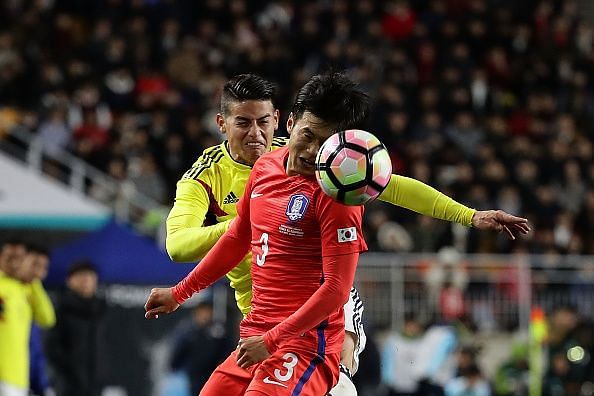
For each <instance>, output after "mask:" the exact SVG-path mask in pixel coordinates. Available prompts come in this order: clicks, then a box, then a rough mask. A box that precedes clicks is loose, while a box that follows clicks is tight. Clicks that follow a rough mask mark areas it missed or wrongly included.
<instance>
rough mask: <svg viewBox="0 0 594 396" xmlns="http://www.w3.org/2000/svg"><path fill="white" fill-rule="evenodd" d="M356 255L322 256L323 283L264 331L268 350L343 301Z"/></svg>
mask: <svg viewBox="0 0 594 396" xmlns="http://www.w3.org/2000/svg"><path fill="white" fill-rule="evenodd" d="M358 259H359V254H358V253H351V254H343V255H334V256H325V257H323V258H322V263H323V267H324V283H323V284H322V286H320V288H319V289H318V290H316V292H315V293H314V294H312V296H311V297H310V298H309V299H308V300H307V301H306V302H305V304H303V305H302V306H301V307H300V308H299V309H298V310H297V311H296V312H295V313H293V314H292V315H291V316H289V317H288V318H286V319H285V320H283V321H282V322H281V323H279V324H278V325H276V326H275V327H274V328H272V329H270V330H269V331H268V332H266V334H264V342H265V343H266V347H267V348H268V352H270V353H274V351H276V349H277V348H278V347H279V346H280V345H281V344H283V343H284V342H286V341H287V340H290V339H292V338H294V337H298V336H299V335H300V334H303V333H305V332H306V331H308V330H310V329H312V328H314V327H316V326H317V325H318V324H320V322H322V321H323V320H324V319H326V318H328V316H330V314H332V313H333V312H336V310H338V309H339V308H340V307H342V306H343V305H344V304H345V303H346V302H347V299H348V298H349V293H350V290H351V287H352V286H353V281H354V279H355V270H356V268H357V260H358Z"/></svg>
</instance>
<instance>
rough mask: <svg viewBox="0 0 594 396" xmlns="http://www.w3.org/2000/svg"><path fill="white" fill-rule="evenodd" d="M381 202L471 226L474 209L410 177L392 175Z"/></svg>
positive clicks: (382, 194) (381, 196)
mask: <svg viewBox="0 0 594 396" xmlns="http://www.w3.org/2000/svg"><path fill="white" fill-rule="evenodd" d="M379 199H380V200H381V201H384V202H387V203H391V204H392V205H397V206H401V207H403V208H406V209H409V210H412V211H413V212H416V213H420V214H422V215H426V216H431V217H433V218H436V219H441V220H446V221H450V222H453V223H459V224H463V225H465V226H467V227H470V226H471V225H472V216H473V215H474V213H475V210H474V209H471V208H468V207H466V206H464V205H462V204H461V203H459V202H456V201H455V200H453V199H452V198H450V197H448V196H447V195H445V194H443V193H441V192H439V191H438V190H436V189H434V188H433V187H431V186H428V185H427V184H425V183H423V182H420V181H418V180H416V179H412V178H410V177H405V176H400V175H392V177H391V179H390V182H389V183H388V186H387V187H386V189H385V190H384V191H383V192H382V193H381V194H380V196H379Z"/></svg>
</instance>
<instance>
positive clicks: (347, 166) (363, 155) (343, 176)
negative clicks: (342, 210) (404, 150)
mask: <svg viewBox="0 0 594 396" xmlns="http://www.w3.org/2000/svg"><path fill="white" fill-rule="evenodd" d="M391 176H392V162H391V161H390V155H389V154H388V151H387V150H386V147H385V146H384V145H383V144H382V143H381V142H380V141H379V139H378V138H377V137H375V136H374V135H373V134H371V133H369V132H367V131H363V130H360V129H349V130H346V131H341V132H338V133H335V134H334V135H332V136H331V137H330V138H328V139H327V140H326V142H324V144H323V145H322V147H320V151H318V155H317V157H316V179H317V180H318V183H319V185H320V187H321V188H322V190H323V191H324V192H325V193H326V194H328V195H329V196H330V197H332V198H333V199H335V200H336V201H339V202H342V203H343V204H345V205H363V204H365V203H367V202H370V201H372V200H374V199H375V198H377V197H378V196H379V195H380V194H381V192H382V191H384V189H385V188H386V186H387V185H388V182H389V181H390V177H391Z"/></svg>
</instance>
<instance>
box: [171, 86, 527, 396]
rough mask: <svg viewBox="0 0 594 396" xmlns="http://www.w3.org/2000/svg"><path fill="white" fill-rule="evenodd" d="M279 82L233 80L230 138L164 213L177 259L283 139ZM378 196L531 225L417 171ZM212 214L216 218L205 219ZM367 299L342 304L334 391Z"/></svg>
mask: <svg viewBox="0 0 594 396" xmlns="http://www.w3.org/2000/svg"><path fill="white" fill-rule="evenodd" d="M274 95H275V87H274V85H273V84H271V83H270V82H268V81H266V80H264V79H262V78H260V77H258V76H255V75H251V74H246V75H238V76H236V77H234V78H232V79H231V80H230V81H228V82H227V83H226V84H225V86H224V88H223V93H222V96H221V112H220V113H219V114H217V118H216V122H217V125H218V127H219V130H220V131H221V133H223V134H225V135H226V137H227V140H226V141H225V142H223V143H221V144H219V145H217V146H214V147H211V148H209V149H206V150H205V151H204V153H203V154H202V156H200V158H198V160H197V161H196V162H195V163H194V165H193V166H192V168H190V170H188V171H187V172H186V173H185V174H184V175H183V177H182V178H181V180H180V181H179V182H178V184H177V192H176V198H175V203H174V205H173V208H172V209H171V212H170V213H169V216H168V218H167V239H166V246H167V252H168V253H169V255H170V256H171V258H172V259H173V260H174V261H181V262H187V261H195V260H198V259H200V258H202V257H204V256H205V255H206V253H207V252H208V251H209V249H210V248H211V247H212V246H214V244H215V243H216V241H217V240H218V239H219V238H220V237H221V235H223V233H224V232H225V231H226V230H227V228H228V227H229V223H230V221H231V220H232V219H233V218H234V217H235V216H236V213H237V212H236V203H237V201H239V198H240V197H241V196H242V195H243V191H244V188H245V184H246V182H247V179H248V176H249V174H250V171H251V166H252V165H253V164H254V163H255V161H256V160H257V159H258V158H259V157H260V156H261V155H262V154H264V153H266V152H268V151H269V150H274V149H275V148H278V147H282V146H283V145H285V144H286V139H284V138H274V137H273V136H274V132H275V131H276V129H277V128H278V121H279V112H278V110H277V109H276V108H275V106H274V102H273V100H274ZM379 199H380V200H382V201H385V202H389V203H391V204H394V205H397V206H402V207H404V208H407V209H410V210H413V211H415V212H417V213H421V214H424V215H428V216H431V217H434V218H438V219H443V220H447V221H451V222H456V223H460V224H463V225H465V226H474V227H476V228H479V229H485V230H496V231H500V232H506V233H507V234H508V235H509V236H510V237H512V238H513V234H514V233H515V232H521V233H525V232H527V231H528V226H527V225H526V221H525V219H520V218H518V217H515V216H512V215H509V214H507V213H505V212H502V211H475V210H474V209H470V208H467V207H465V206H464V205H461V204H459V203H457V202H455V201H454V200H452V199H451V198H449V197H447V196H445V195H444V194H442V193H440V192H439V191H437V190H435V189H433V188H432V187H429V186H427V185H426V184H424V183H421V182H419V181H417V180H415V179H411V178H407V177H404V176H398V175H393V176H392V178H391V180H390V183H389V185H388V187H387V188H386V189H385V191H384V192H383V193H382V194H381V195H380V197H379ZM207 214H212V215H214V216H215V219H216V224H214V225H208V226H205V225H204V221H205V218H206V215H207ZM250 263H251V257H249V256H248V257H246V258H245V259H244V260H243V261H242V262H241V263H240V264H239V265H238V266H237V267H235V268H234V269H233V270H232V271H231V272H230V273H228V274H227V277H228V278H229V280H230V284H231V287H233V289H234V290H235V298H236V301H237V306H238V307H239V309H240V311H241V312H242V313H243V314H244V315H245V314H247V313H248V312H249V310H250V302H251V297H252V291H251V278H250ZM361 313H362V304H361V303H360V300H359V297H358V294H357V292H356V290H355V289H353V290H352V292H351V298H350V299H349V301H348V302H347V304H346V305H345V316H346V318H345V319H346V320H345V330H346V335H347V337H345V343H344V345H343V352H342V354H341V371H343V372H342V373H341V377H340V380H339V383H338V385H337V386H336V387H335V388H334V389H333V390H332V391H331V394H332V395H333V396H338V395H356V390H355V388H354V386H353V384H352V382H351V381H350V375H351V373H353V374H354V372H355V371H356V370H357V364H358V355H359V353H360V352H361V351H362V350H363V348H364V347H365V333H364V332H363V328H362V326H361V322H360V320H356V318H357V317H359V318H360V315H361Z"/></svg>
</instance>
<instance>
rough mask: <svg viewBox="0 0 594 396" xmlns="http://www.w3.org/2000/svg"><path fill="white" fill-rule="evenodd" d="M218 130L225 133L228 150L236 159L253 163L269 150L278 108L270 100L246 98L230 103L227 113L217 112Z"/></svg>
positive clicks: (275, 125) (275, 126)
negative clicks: (243, 100) (242, 100)
mask: <svg viewBox="0 0 594 396" xmlns="http://www.w3.org/2000/svg"><path fill="white" fill-rule="evenodd" d="M217 124H218V126H219V130H220V131H221V133H224V134H226V135H227V140H228V141H229V151H230V152H231V156H232V157H233V159H234V160H235V161H237V162H241V163H242V164H246V165H254V163H255V162H256V160H257V159H258V158H260V156H261V155H262V154H264V153H267V152H268V151H269V150H270V145H271V144H272V137H273V136H274V131H276V128H278V110H275V108H274V106H273V105H272V102H271V101H269V100H246V101H245V102H234V103H231V104H230V105H229V109H228V113H227V114H226V115H223V114H220V113H219V114H217Z"/></svg>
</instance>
